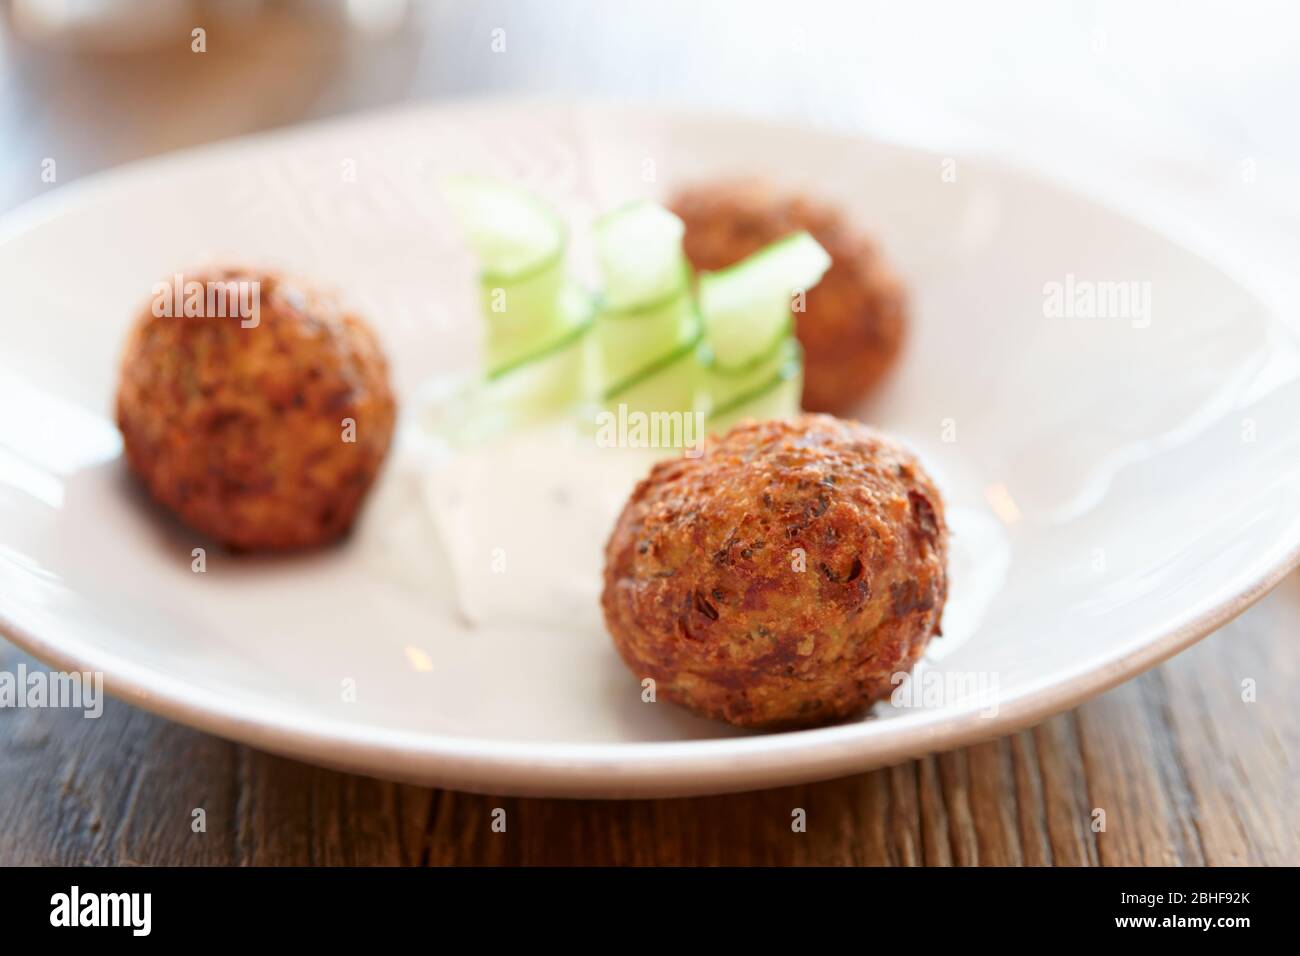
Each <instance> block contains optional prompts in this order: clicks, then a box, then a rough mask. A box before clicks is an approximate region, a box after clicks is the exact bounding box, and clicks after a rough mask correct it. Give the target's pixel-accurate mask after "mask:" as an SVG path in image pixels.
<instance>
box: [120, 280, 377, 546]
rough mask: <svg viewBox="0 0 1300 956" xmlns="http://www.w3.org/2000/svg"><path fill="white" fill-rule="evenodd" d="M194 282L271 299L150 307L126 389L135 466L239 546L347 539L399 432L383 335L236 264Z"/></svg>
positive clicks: (133, 338)
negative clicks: (191, 309) (250, 311)
mask: <svg viewBox="0 0 1300 956" xmlns="http://www.w3.org/2000/svg"><path fill="white" fill-rule="evenodd" d="M186 278H187V280H188V281H187V283H186V285H185V287H186V288H187V289H188V288H190V285H189V282H197V283H202V284H203V287H204V288H206V287H207V284H208V283H209V282H222V283H230V282H250V283H251V282H258V283H259V287H258V288H259V295H258V301H259V307H258V310H257V313H256V316H255V318H244V317H241V315H240V313H239V312H238V310H235V309H232V308H230V307H228V306H227V307H220V308H215V309H213V308H212V304H211V303H210V302H208V301H207V299H206V297H205V301H204V304H203V306H202V309H203V314H201V315H184V314H182V315H177V314H175V310H174V309H164V310H163V311H170V312H172V314H164V315H156V314H155V312H156V311H158V309H156V308H155V303H151V305H150V306H147V307H146V308H145V309H144V310H143V312H142V313H141V315H140V316H139V318H138V319H137V321H136V324H135V326H134V328H133V329H132V331H131V333H130V337H129V339H128V341H127V345H126V351H125V355H124V357H123V360H122V368H121V382H120V385H119V388H118V393H117V422H118V427H119V428H120V429H121V432H122V437H123V439H124V440H125V445H126V456H127V462H128V463H129V465H130V467H131V470H132V471H133V472H135V474H136V475H138V476H139V478H140V479H141V481H143V483H144V485H145V487H146V488H147V489H148V490H149V493H150V494H151V495H153V497H154V498H156V499H157V500H158V501H159V502H161V503H162V504H163V505H165V506H166V507H167V508H169V509H171V510H172V511H173V512H175V513H176V514H177V515H178V516H179V517H180V518H181V519H182V520H183V521H184V522H185V523H186V524H188V525H190V526H191V527H193V528H195V529H196V530H198V531H201V532H204V533H205V534H208V535H210V536H211V537H213V538H215V539H217V540H218V541H220V542H223V543H224V544H226V545H228V546H230V547H231V548H233V549H236V550H241V551H242V550H248V551H251V550H285V549H294V548H307V547H312V546H315V545H320V544H324V543H326V542H328V541H331V540H333V539H335V538H337V537H339V536H340V535H341V534H343V533H344V532H345V531H346V530H347V529H348V527H349V526H350V525H351V524H352V520H353V518H354V517H355V516H356V513H357V510H358V508H359V507H360V505H361V502H362V499H363V498H364V497H365V494H366V491H367V490H368V489H369V487H370V484H371V482H372V481H373V480H374V478H375V475H376V473H377V472H378V471H379V467H380V464H381V463H382V462H383V459H384V455H385V453H386V452H387V450H388V445H389V440H390V439H391V437H392V433H393V422H394V418H395V415H396V407H395V404H394V401H393V394H392V391H391V390H390V388H389V383H388V366H387V362H386V361H385V359H384V356H383V354H382V352H381V351H380V348H379V343H378V341H377V340H376V338H375V335H374V333H373V332H372V331H371V330H370V328H369V326H367V325H366V323H365V322H364V321H362V320H361V319H359V318H357V317H356V316H354V315H351V314H349V313H347V312H345V311H343V310H342V309H341V308H340V307H339V306H338V305H337V304H336V302H335V301H334V300H333V299H332V298H331V297H329V296H327V295H325V294H323V293H321V292H319V291H317V290H315V289H313V288H311V287H310V286H309V285H308V284H306V283H304V282H302V281H299V280H294V279H290V278H286V277H283V276H280V275H277V274H273V273H267V272H255V271H246V270H235V269H227V270H220V271H214V272H210V273H207V274H204V275H196V276H188V277H186ZM228 288H231V287H228ZM250 288H251V287H250ZM209 312H212V313H214V314H209ZM217 312H220V313H222V314H223V315H227V316H228V317H221V316H218V315H217V314H215V313H217ZM231 313H234V314H231ZM254 322H255V323H256V324H254ZM349 422H350V423H351V425H349Z"/></svg>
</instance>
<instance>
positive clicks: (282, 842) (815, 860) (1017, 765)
mask: <svg viewBox="0 0 1300 956" xmlns="http://www.w3.org/2000/svg"><path fill="white" fill-rule="evenodd" d="M1298 621H1300V576H1298V575H1292V576H1290V577H1289V578H1287V579H1286V580H1285V581H1284V582H1283V584H1282V585H1281V586H1280V587H1279V588H1278V589H1277V590H1276V591H1275V592H1274V593H1273V594H1271V595H1269V596H1268V597H1267V598H1265V599H1264V600H1263V601H1262V602H1261V603H1260V604H1258V605H1256V606H1255V607H1254V608H1252V609H1251V610H1249V611H1248V612H1246V614H1244V615H1243V616H1242V617H1240V618H1238V619H1237V621H1235V622H1233V623H1232V624H1229V625H1228V626H1227V627H1225V628H1223V629H1222V630H1221V631H1219V632H1218V633H1216V634H1214V635H1211V636H1210V637H1208V638H1206V639H1205V640H1204V641H1203V642H1201V643H1200V644H1198V645H1197V646H1196V647H1194V648H1192V649H1191V650H1189V651H1187V652H1186V653H1184V654H1182V655H1180V656H1178V657H1176V658H1174V659H1173V660H1171V661H1169V662H1167V663H1165V664H1163V665H1161V666H1160V667H1158V668H1156V669H1154V670H1152V671H1150V672H1148V673H1147V674H1145V675H1143V676H1142V677H1140V678H1138V679H1137V680H1135V681H1132V682H1130V683H1128V684H1125V685H1123V686H1122V687H1119V688H1117V689H1115V690H1113V691H1111V692H1110V693H1107V694H1104V695H1102V696H1101V697H1099V698H1097V699H1095V700H1093V701H1091V702H1089V703H1087V704H1085V705H1084V706H1082V707H1080V708H1078V709H1077V710H1074V711H1071V712H1069V713H1066V714H1062V715H1060V716H1058V717H1055V718H1053V719H1051V720H1049V721H1047V722H1046V723H1044V724H1042V725H1040V726H1038V727H1035V728H1033V729H1032V730H1027V731H1024V732H1022V733H1019V734H1015V735H1014V736H1011V737H1006V738H1003V739H1000V740H996V741H991V742H989V743H985V744H980V745H978V746H974V747H968V748H966V749H964V750H958V751H954V752H950V753H945V754H940V755H937V756H932V757H927V758H925V759H923V760H917V761H913V762H911V763H906V764H903V765H900V766H896V767H890V768H887V769H884V770H878V771H875V772H872V773H866V774H862V775H859V776H855V777H849V778H846V779H843V780H836V781H830V782H827V783H820V784H812V785H809V786H801V787H789V788H785V789H781V790H768V791H761V792H756V793H747V794H733V795H729V796H721V797H710V798H703V799H687V800H659V801H629V802H604V801H566V800H523V799H513V798H501V797H488V796H476V795H469V794H463V793H454V792H450V791H438V790H428V789H424V788H420V787H409V786H400V785H397V784H390V783H383V782H379V781H375V780H370V779H367V778H364V777H356V776H349V775H346V774H339V773H334V772H332V771H328V770H321V769H318V768H315V767H309V766H306V765H304V764H300V763H297V762H295V761H292V760H285V759H281V758H278V757H272V756H268V755H266V754H262V753H259V752H257V751H254V750H250V749H249V748H247V747H243V746H240V745H237V744H232V743H228V742H226V741H223V740H219V739H217V738H215V737H211V736H208V735H206V734H202V733H199V732H197V731H193V730H190V729H188V728H184V727H180V726H177V725H176V724H172V723H170V722H168V721H165V720H162V719H160V718H157V717H154V716H151V715H149V714H146V713H143V712H141V711H138V710H136V709H134V708H132V707H130V706H128V705H126V704H124V703H121V702H120V701H115V700H110V701H109V702H108V704H107V705H106V709H105V712H104V715H103V716H102V717H101V718H100V719H98V720H86V719H84V718H82V717H81V716H80V714H79V712H73V711H58V710H22V711H19V710H0V863H63V864H83V863H91V864H102V863H114V864H162V863H171V864H177V863H203V864H223V865H224V864H263V865H269V864H285V865H293V864H355V865H368V864H391V865H399V864H425V865H441V864H542V863H546V864H706V865H711V864H735V865H747V864H825V865H843V864H878V865H915V864H932V865H959V866H964V865H977V864H978V865H994V864H1012V865H1018V864H1029V865H1040V864H1057V865H1071V866H1074V865H1096V864H1104V865H1122V864H1197V865H1199V864H1210V865H1223V864H1273V865H1276V864H1295V863H1297V862H1300V823H1298V822H1297V813H1296V809H1295V807H1296V799H1297V797H1298V796H1300V794H1298V793H1297V790H1296V779H1297V771H1296V766H1295V754H1296V747H1297V743H1300V708H1298V707H1297V706H1296V704H1295V701H1296V699H1297V697H1298V695H1300V647H1298V646H1297V642H1296V640H1295V634H1296V623H1297V622H1298ZM19 659H20V655H19V654H18V652H17V651H16V650H15V649H14V648H12V647H11V646H9V645H3V649H0V669H8V670H12V669H13V668H14V667H15V666H16V663H17V661H18V660H19ZM30 663H31V662H30V660H29V665H30ZM1247 678H1253V679H1254V680H1255V681H1256V687H1257V698H1256V700H1255V701H1254V702H1253V703H1247V702H1245V701H1243V700H1242V695H1241V682H1242V680H1244V679H1247ZM498 807H499V808H502V809H504V810H505V813H506V816H505V821H506V830H505V832H504V833H498V832H494V831H493V827H492V821H493V811H494V810H495V809H496V808H498ZM196 808H202V809H203V810H204V811H205V814H206V819H207V830H206V832H204V833H194V832H193V831H192V829H191V820H192V819H193V811H194V810H195V809H196ZM796 808H802V809H804V810H805V811H806V814H807V829H806V832H803V833H795V832H793V831H792V829H791V819H792V818H791V814H792V811H793V810H794V809H796ZM1096 809H1101V810H1104V811H1105V825H1106V828H1105V831H1104V832H1094V830H1093V820H1094V811H1095V810H1096Z"/></svg>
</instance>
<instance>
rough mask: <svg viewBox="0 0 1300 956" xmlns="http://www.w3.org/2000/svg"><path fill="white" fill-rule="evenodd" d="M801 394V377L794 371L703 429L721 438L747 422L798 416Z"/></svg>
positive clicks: (778, 377) (721, 413) (776, 380)
mask: <svg viewBox="0 0 1300 956" xmlns="http://www.w3.org/2000/svg"><path fill="white" fill-rule="evenodd" d="M802 392H803V375H802V373H801V372H800V371H798V370H796V371H794V372H793V373H792V374H790V375H778V376H777V377H775V378H772V379H769V380H768V382H767V384H766V385H764V386H762V387H760V388H758V389H755V390H754V391H753V392H751V393H750V394H749V395H746V396H744V398H743V400H742V401H738V402H737V403H736V404H735V405H733V406H732V407H731V408H728V409H724V410H722V411H719V412H718V413H717V414H716V415H714V416H713V417H712V418H710V419H709V420H708V422H707V424H706V425H705V431H706V432H707V433H708V434H710V435H721V434H723V433H725V432H726V431H728V430H730V428H731V427H732V426H733V425H735V424H737V423H738V422H741V421H743V420H744V419H746V418H752V419H754V420H755V421H767V420H769V419H773V418H793V417H794V416H796V415H798V414H799V397H800V394H801V393H802Z"/></svg>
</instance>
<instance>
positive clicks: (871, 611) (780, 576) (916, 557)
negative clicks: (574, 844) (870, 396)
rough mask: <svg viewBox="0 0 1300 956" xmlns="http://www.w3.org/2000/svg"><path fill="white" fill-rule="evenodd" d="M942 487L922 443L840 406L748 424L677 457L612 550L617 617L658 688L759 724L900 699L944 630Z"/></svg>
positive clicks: (608, 568)
mask: <svg viewBox="0 0 1300 956" xmlns="http://www.w3.org/2000/svg"><path fill="white" fill-rule="evenodd" d="M947 538H948V531H947V526H946V525H945V523H944V511H943V502H942V500H941V498H940V496H939V492H938V491H937V490H936V488H935V486H934V485H933V483H932V482H931V481H930V479H929V478H928V477H927V476H926V474H925V472H924V471H922V469H921V467H920V465H919V464H918V463H917V461H916V459H915V458H914V457H913V456H912V455H911V454H909V453H908V452H907V451H905V450H904V449H903V448H901V447H900V446H899V445H898V444H896V443H895V442H894V441H892V440H891V439H889V438H888V437H886V436H884V435H882V434H881V433H879V432H877V431H875V430H873V429H871V428H869V427H867V426H865V425H862V424H860V423H857V422H849V421H843V420H840V419H836V418H833V417H831V416H828V415H805V416H803V417H801V418H799V419H796V420H794V421H769V422H744V423H742V424H740V425H737V426H736V427H735V428H733V429H732V430H731V431H730V432H728V433H727V434H726V435H725V436H723V437H722V438H720V439H718V438H715V439H710V441H709V443H708V444H707V445H706V447H705V450H704V454H703V455H702V456H701V457H699V458H695V459H692V458H686V457H683V458H679V459H673V460H669V461H664V462H660V463H659V464H657V465H655V467H654V468H653V469H652V471H651V472H650V475H649V476H648V477H647V478H645V479H643V480H642V481H641V482H640V483H639V484H638V485H637V487H636V489H635V491H634V492H633V493H632V496H631V498H630V499H629V500H628V503H627V505H626V506H625V508H624V510H623V513H622V515H621V516H620V517H619V519H618V522H617V524H616V525H615V527H614V531H613V533H612V535H611V537H610V539H609V542H608V544H607V545H606V550H605V582H604V593H603V596H602V603H603V606H604V610H605V621H606V625H607V627H608V629H609V632H610V634H611V635H612V636H613V639H614V644H615V646H616V647H617V649H618V651H619V653H620V654H621V655H622V657H623V659H624V661H625V662H626V663H627V665H628V666H629V667H630V668H631V669H632V671H633V672H634V673H635V674H636V675H637V677H639V678H641V679H644V678H647V677H650V678H653V679H654V681H655V684H656V692H657V693H658V694H662V695H663V696H664V697H666V698H668V699H670V700H673V701H676V702H678V703H680V704H684V705H685V706H686V707H688V708H690V709H691V710H694V711H696V712H697V713H700V714H704V715H706V716H709V717H715V718H720V719H722V720H726V721H729V722H731V723H733V724H738V725H741V726H746V727H760V728H787V727H802V726H810V725H815V724H823V723H827V722H830V721H835V720H842V719H846V718H849V717H853V716H855V715H860V714H861V713H863V712H864V711H865V710H866V709H867V708H868V707H869V706H870V705H871V704H872V703H873V702H875V701H877V700H879V699H881V698H884V697H887V696H888V695H889V694H890V692H891V690H892V687H893V684H892V682H891V678H892V677H893V675H895V674H897V673H900V672H906V671H909V670H910V669H911V668H912V666H913V665H914V664H915V663H916V661H917V659H918V658H919V657H920V655H921V653H922V651H923V650H924V649H925V646H926V644H927V643H928V642H929V640H930V638H931V637H932V636H934V635H937V634H939V633H940V618H941V616H942V614H943V606H944V601H945V599H946V597H947V571H946V563H947Z"/></svg>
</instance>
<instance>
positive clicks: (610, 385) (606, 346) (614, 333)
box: [596, 292, 700, 394]
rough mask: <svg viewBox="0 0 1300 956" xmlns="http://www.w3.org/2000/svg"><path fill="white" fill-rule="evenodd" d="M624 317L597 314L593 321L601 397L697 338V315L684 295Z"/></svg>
mask: <svg viewBox="0 0 1300 956" xmlns="http://www.w3.org/2000/svg"><path fill="white" fill-rule="evenodd" d="M626 316H627V313H621V312H616V313H609V312H601V313H600V314H599V315H598V316H597V318H596V343H597V348H598V350H599V353H600V360H601V371H602V377H603V381H604V383H605V384H604V392H605V394H610V393H613V392H617V391H618V390H619V389H622V388H624V387H626V385H627V384H628V382H629V381H630V380H631V379H634V378H636V377H638V376H639V375H641V374H642V373H643V372H644V371H645V370H647V369H651V368H653V367H655V366H656V365H657V364H658V363H661V362H663V361H664V360H665V359H666V358H668V357H669V356H673V355H675V354H676V353H677V352H678V351H679V350H681V349H682V348H683V347H684V346H686V345H688V344H691V343H695V342H697V341H698V340H699V338H700V318H699V313H698V312H696V311H695V304H694V303H693V302H692V301H691V297H690V296H689V295H688V294H686V293H685V292H682V293H680V294H679V295H677V296H676V297H675V298H673V299H669V300H667V301H665V302H662V303H660V304H659V305H658V306H657V307H655V308H654V309H651V310H649V311H645V312H639V313H637V315H636V317H635V318H627V317H626Z"/></svg>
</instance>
